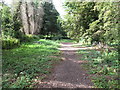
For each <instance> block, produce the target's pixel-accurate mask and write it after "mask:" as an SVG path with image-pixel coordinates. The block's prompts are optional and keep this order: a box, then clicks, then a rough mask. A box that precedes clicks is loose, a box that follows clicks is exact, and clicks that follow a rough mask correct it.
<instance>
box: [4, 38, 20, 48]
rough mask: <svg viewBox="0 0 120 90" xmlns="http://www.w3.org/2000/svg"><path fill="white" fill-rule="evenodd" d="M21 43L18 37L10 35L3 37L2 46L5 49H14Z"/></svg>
mask: <svg viewBox="0 0 120 90" xmlns="http://www.w3.org/2000/svg"><path fill="white" fill-rule="evenodd" d="M19 45H20V41H19V40H18V39H16V38H12V37H8V38H4V39H2V48H3V49H12V48H14V47H17V46H19Z"/></svg>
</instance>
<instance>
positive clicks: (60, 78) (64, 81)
mask: <svg viewBox="0 0 120 90" xmlns="http://www.w3.org/2000/svg"><path fill="white" fill-rule="evenodd" d="M72 45H73V44H72V43H62V44H61V48H58V49H59V50H61V51H62V55H61V56H62V60H63V61H61V63H60V64H59V65H57V66H56V67H55V69H54V71H53V73H52V75H51V76H50V77H49V80H45V81H43V82H40V84H39V87H38V88H41V87H42V88H92V86H93V83H91V81H90V78H89V75H88V74H87V71H85V70H84V69H83V67H81V64H82V63H86V62H85V61H82V60H80V55H78V54H77V52H76V51H77V50H78V49H80V48H78V49H77V48H75V47H72Z"/></svg>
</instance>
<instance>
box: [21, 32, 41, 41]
mask: <svg viewBox="0 0 120 90" xmlns="http://www.w3.org/2000/svg"><path fill="white" fill-rule="evenodd" d="M35 39H39V37H38V36H36V35H31V34H29V35H23V36H22V38H21V42H30V41H32V40H35Z"/></svg>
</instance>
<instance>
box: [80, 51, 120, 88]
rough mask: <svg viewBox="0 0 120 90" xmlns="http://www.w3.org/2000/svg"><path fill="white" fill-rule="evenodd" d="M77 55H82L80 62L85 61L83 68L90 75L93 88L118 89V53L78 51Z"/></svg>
mask: <svg viewBox="0 0 120 90" xmlns="http://www.w3.org/2000/svg"><path fill="white" fill-rule="evenodd" d="M78 52H79V54H82V58H81V59H82V60H87V61H88V63H87V64H83V66H84V67H85V68H86V69H87V70H88V71H89V74H92V82H93V83H94V86H95V88H109V89H110V88H111V89H112V88H113V89H114V88H119V89H120V85H119V80H120V77H119V76H118V72H119V67H120V65H119V60H118V52H117V51H114V50H113V51H111V52H108V51H107V50H105V51H104V52H103V51H96V50H80V51H78Z"/></svg>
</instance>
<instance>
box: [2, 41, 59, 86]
mask: <svg viewBox="0 0 120 90" xmlns="http://www.w3.org/2000/svg"><path fill="white" fill-rule="evenodd" d="M58 46H59V44H58V43H57V42H55V41H51V40H44V39H41V40H39V41H32V42H27V43H23V44H22V45H21V46H20V47H19V48H14V49H10V50H3V57H2V60H3V88H30V87H34V85H35V84H36V82H35V81H37V80H41V79H43V78H44V77H45V76H46V75H47V74H49V73H50V71H51V68H52V67H53V64H55V63H57V62H58V61H59V60H60V59H59V54H60V52H59V51H58V50H57V47H58ZM52 56H54V57H52ZM55 56H56V57H57V58H56V57H55Z"/></svg>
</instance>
